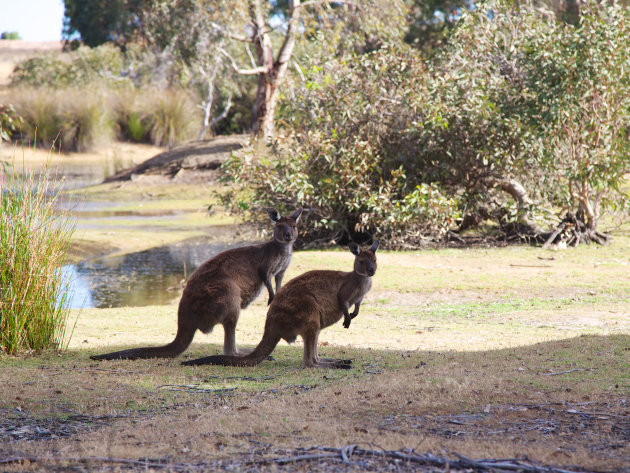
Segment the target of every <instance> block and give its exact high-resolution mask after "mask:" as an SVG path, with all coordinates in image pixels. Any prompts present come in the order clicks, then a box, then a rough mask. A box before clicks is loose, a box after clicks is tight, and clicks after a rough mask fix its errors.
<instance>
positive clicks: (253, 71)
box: [219, 48, 269, 76]
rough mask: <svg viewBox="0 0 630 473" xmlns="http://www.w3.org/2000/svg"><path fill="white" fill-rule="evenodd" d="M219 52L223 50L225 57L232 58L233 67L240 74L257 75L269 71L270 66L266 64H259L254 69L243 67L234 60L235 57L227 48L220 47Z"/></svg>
mask: <svg viewBox="0 0 630 473" xmlns="http://www.w3.org/2000/svg"><path fill="white" fill-rule="evenodd" d="M219 52H221V54H223V55H224V56H225V57H227V58H228V59H229V60H230V62H231V63H232V67H233V68H234V70H235V71H236V72H237V73H238V74H241V75H244V76H255V75H258V74H265V73H267V72H269V70H268V68H267V67H265V66H258V67H255V68H253V69H241V68H239V67H238V65H237V64H236V61H235V60H234V58H233V57H232V56H230V53H228V52H227V51H226V50H225V49H223V48H219Z"/></svg>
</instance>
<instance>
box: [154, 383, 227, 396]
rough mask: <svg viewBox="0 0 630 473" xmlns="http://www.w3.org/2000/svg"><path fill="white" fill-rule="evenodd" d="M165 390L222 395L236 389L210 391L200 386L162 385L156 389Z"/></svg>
mask: <svg viewBox="0 0 630 473" xmlns="http://www.w3.org/2000/svg"><path fill="white" fill-rule="evenodd" d="M157 388H158V389H159V388H165V389H166V390H167V391H184V392H188V393H214V394H222V393H226V392H231V391H235V390H236V389H237V388H219V389H211V388H202V387H201V386H196V385H193V384H162V385H160V386H158V387H157Z"/></svg>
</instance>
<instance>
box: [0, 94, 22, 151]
mask: <svg viewBox="0 0 630 473" xmlns="http://www.w3.org/2000/svg"><path fill="white" fill-rule="evenodd" d="M21 127H22V117H20V116H19V115H18V114H17V113H15V108H13V105H10V104H9V105H2V104H0V143H2V142H3V141H9V140H10V139H11V136H12V135H13V133H15V132H16V131H19V130H20V129H21Z"/></svg>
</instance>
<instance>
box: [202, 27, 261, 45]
mask: <svg viewBox="0 0 630 473" xmlns="http://www.w3.org/2000/svg"><path fill="white" fill-rule="evenodd" d="M210 24H211V25H212V26H213V27H214V28H216V29H217V30H219V32H220V33H221V34H222V35H223V36H226V37H228V38H230V39H235V40H236V41H242V42H244V43H253V42H254V38H252V37H251V36H245V35H240V34H236V33H232V32H230V31H227V30H226V29H225V28H224V27H223V26H221V25H219V24H218V23H214V22H212V23H210Z"/></svg>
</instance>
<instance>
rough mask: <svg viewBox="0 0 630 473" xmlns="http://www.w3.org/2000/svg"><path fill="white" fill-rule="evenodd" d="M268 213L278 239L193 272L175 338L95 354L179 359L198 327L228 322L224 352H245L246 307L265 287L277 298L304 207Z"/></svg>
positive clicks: (222, 256) (225, 255) (212, 261)
mask: <svg viewBox="0 0 630 473" xmlns="http://www.w3.org/2000/svg"><path fill="white" fill-rule="evenodd" d="M267 213H268V214H269V218H270V219H271V221H272V222H274V223H275V227H274V229H273V240H272V241H270V242H267V243H263V244H260V245H251V246H244V247H241V248H233V249H231V250H227V251H223V252H222V253H219V254H218V255H216V256H214V257H213V258H210V259H209V260H208V261H206V262H204V263H203V264H202V265H201V266H199V268H197V269H196V270H195V272H193V274H192V275H191V276H190V279H189V280H188V283H187V284H186V287H185V288H184V292H183V294H182V298H181V300H180V302H179V309H178V311H177V335H175V340H173V341H172V342H171V343H169V344H168V345H164V346H160V347H145V348H132V349H130V350H122V351H117V352H113V353H106V354H104V355H96V356H92V357H91V358H92V359H93V360H118V359H132V360H133V359H137V358H170V357H174V356H177V355H179V354H180V353H181V352H183V351H184V350H186V348H188V346H189V345H190V344H191V342H192V340H193V337H194V335H195V332H196V331H197V329H199V330H201V331H202V332H203V333H210V332H211V331H212V328H213V327H214V326H215V325H216V324H221V325H223V329H224V331H225V335H224V341H223V353H224V354H226V355H237V354H239V351H238V350H237V349H236V340H235V330H236V323H237V322H238V316H239V313H240V310H241V309H245V308H246V307H247V306H248V305H249V304H250V303H251V302H253V301H254V299H256V297H258V294H260V292H261V291H262V288H263V285H264V286H266V287H267V291H268V292H269V302H268V303H269V304H271V301H273V299H274V290H273V287H272V285H271V279H272V278H275V280H276V291H278V290H279V289H280V287H281V286H282V278H283V277H284V272H285V271H286V269H287V268H288V266H289V263H290V262H291V255H292V253H293V243H294V242H295V240H296V238H297V236H298V230H297V225H298V222H299V221H300V216H301V215H302V209H297V210H296V211H295V212H293V213H292V214H291V215H289V216H288V217H282V216H280V214H279V213H278V211H277V210H275V209H269V210H268V212H267Z"/></svg>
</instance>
